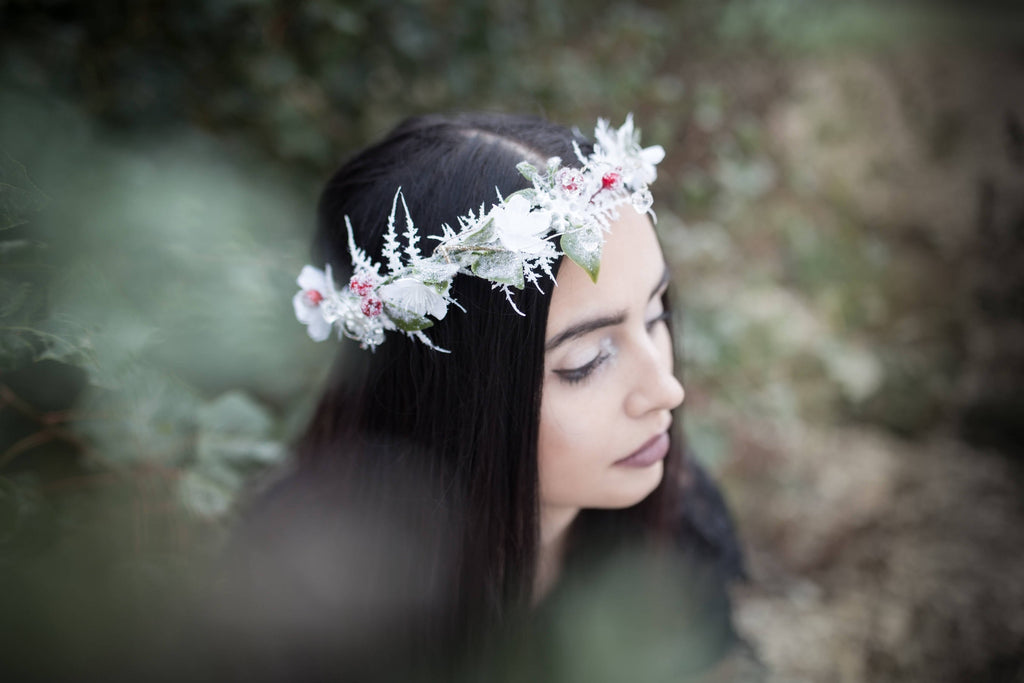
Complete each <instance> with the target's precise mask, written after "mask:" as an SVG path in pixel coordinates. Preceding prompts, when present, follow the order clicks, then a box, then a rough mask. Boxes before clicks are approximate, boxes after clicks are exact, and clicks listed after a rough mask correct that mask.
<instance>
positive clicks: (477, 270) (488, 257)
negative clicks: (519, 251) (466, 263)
mask: <svg viewBox="0 0 1024 683" xmlns="http://www.w3.org/2000/svg"><path fill="white" fill-rule="evenodd" d="M473 274H474V275H476V276H477V277H482V278H486V279H487V280H490V281H491V282H497V283H498V284H499V285H512V286H513V287H515V288H516V289H522V288H523V287H524V286H526V280H525V279H524V276H523V262H522V260H521V259H520V258H519V256H518V255H516V254H512V253H509V252H507V251H500V252H497V253H493V254H482V255H481V256H480V258H479V259H478V260H477V262H476V263H475V264H473Z"/></svg>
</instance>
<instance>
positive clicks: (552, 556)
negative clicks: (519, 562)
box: [533, 506, 579, 605]
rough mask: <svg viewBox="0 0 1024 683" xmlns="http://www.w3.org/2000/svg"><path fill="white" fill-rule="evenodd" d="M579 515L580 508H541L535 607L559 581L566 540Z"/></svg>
mask: <svg viewBox="0 0 1024 683" xmlns="http://www.w3.org/2000/svg"><path fill="white" fill-rule="evenodd" d="M577 514H579V509H578V508H562V507H557V508H556V507H547V506H541V511H540V548H539V551H538V553H537V574H536V577H535V579H534V582H533V604H534V605H536V604H537V603H539V602H540V601H541V600H543V599H544V597H545V596H547V594H548V593H549V592H550V591H551V589H552V588H553V587H554V585H555V582H556V581H557V580H558V575H559V574H560V573H561V569H562V555H563V552H564V550H565V539H566V536H567V535H568V532H569V526H570V525H571V524H572V521H573V520H574V519H576V515H577Z"/></svg>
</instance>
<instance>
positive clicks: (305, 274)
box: [292, 265, 337, 341]
mask: <svg viewBox="0 0 1024 683" xmlns="http://www.w3.org/2000/svg"><path fill="white" fill-rule="evenodd" d="M296 282H297V283H298V285H299V287H301V289H300V290H299V291H298V292H297V293H296V294H295V296H294V297H292V306H293V307H294V308H295V317H296V318H298V319H299V322H300V323H302V324H303V325H305V326H306V332H307V333H308V334H309V336H310V338H311V339H312V340H313V341H323V340H325V339H327V337H328V336H330V334H331V323H332V321H329V320H327V318H326V317H325V316H324V304H325V303H326V302H331V301H333V300H334V299H336V298H337V292H335V290H334V281H333V280H332V279H331V267H330V266H329V265H328V266H327V272H326V273H325V272H324V271H322V270H320V269H319V268H314V267H313V266H310V265H306V266H303V267H302V272H301V273H299V277H298V278H297V279H296Z"/></svg>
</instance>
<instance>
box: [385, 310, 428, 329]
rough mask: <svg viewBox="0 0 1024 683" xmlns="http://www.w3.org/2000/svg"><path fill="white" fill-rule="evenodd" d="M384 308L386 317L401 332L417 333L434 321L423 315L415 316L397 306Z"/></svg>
mask: <svg viewBox="0 0 1024 683" xmlns="http://www.w3.org/2000/svg"><path fill="white" fill-rule="evenodd" d="M386 308H387V312H388V317H389V318H391V320H392V322H394V323H395V326H396V327H398V329H400V330H402V331H403V332H419V331H420V330H425V329H427V328H428V327H433V325H434V321H432V320H431V319H430V318H428V317H426V316H425V315H416V314H415V313H412V312H410V311H407V310H405V309H404V308H399V307H398V306H391V305H386Z"/></svg>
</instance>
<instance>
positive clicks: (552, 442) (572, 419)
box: [537, 387, 613, 503]
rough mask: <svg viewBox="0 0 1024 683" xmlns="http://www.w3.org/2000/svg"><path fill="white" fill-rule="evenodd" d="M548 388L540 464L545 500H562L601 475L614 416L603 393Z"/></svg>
mask: <svg viewBox="0 0 1024 683" xmlns="http://www.w3.org/2000/svg"><path fill="white" fill-rule="evenodd" d="M573 389H574V391H566V390H564V388H563V387H555V388H552V390H551V391H547V388H545V390H546V394H545V397H544V399H543V400H542V403H541V415H540V425H539V438H538V444H537V467H538V474H539V478H540V494H541V501H542V502H547V503H555V502H560V501H561V500H562V499H565V498H569V497H571V496H572V495H573V492H574V491H575V490H576V489H577V488H580V487H585V484H586V482H588V481H590V480H593V479H594V478H595V477H598V476H599V475H600V470H601V463H602V462H603V461H604V455H605V452H606V451H608V450H609V446H611V445H612V444H611V443H610V434H609V432H610V431H611V427H612V426H613V425H612V421H611V420H612V417H613V416H612V415H611V414H610V413H609V406H608V405H606V403H607V396H606V395H605V394H603V392H593V391H580V389H581V387H573Z"/></svg>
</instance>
